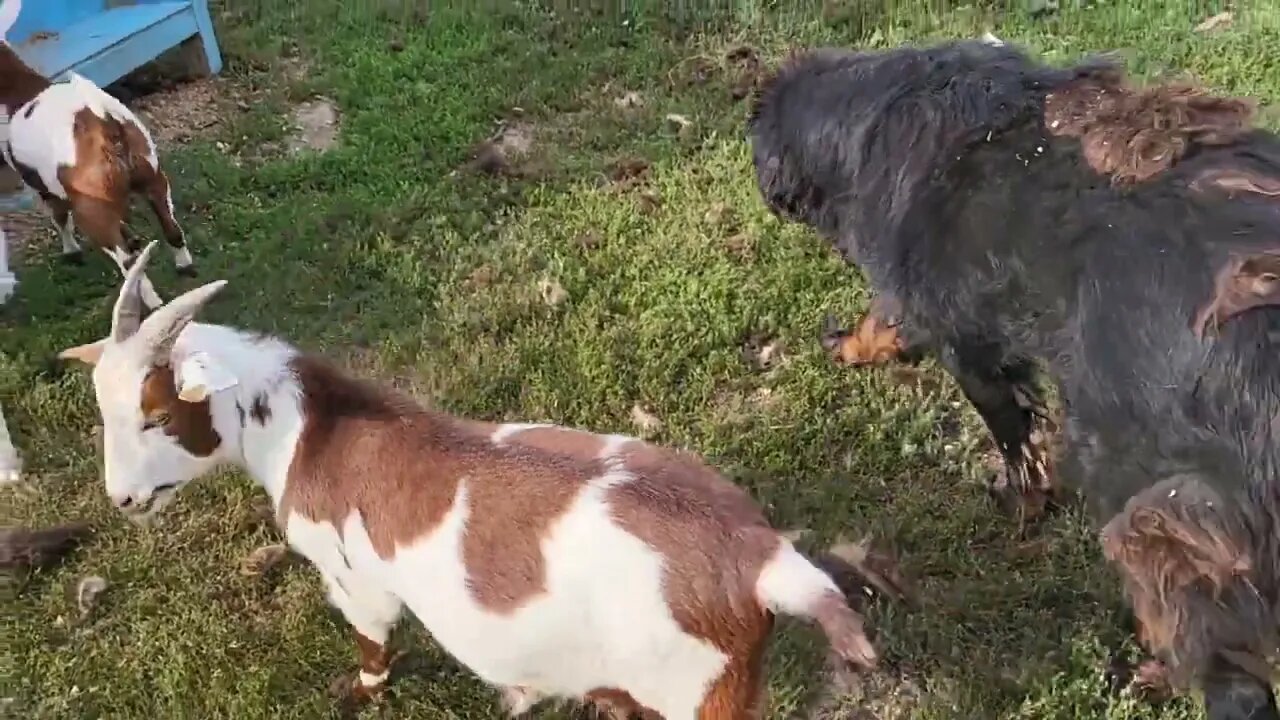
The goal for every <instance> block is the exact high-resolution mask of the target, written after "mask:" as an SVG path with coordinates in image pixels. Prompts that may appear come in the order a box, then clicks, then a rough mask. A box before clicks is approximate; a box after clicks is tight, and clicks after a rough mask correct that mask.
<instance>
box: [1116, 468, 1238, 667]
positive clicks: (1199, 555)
mask: <svg viewBox="0 0 1280 720" xmlns="http://www.w3.org/2000/svg"><path fill="white" fill-rule="evenodd" d="M1203 492H1204V490H1203V488H1194V487H1189V486H1186V485H1184V486H1181V487H1179V486H1178V485H1173V484H1170V485H1169V486H1165V485H1157V486H1154V487H1152V488H1149V489H1148V490H1147V491H1145V492H1144V493H1142V494H1140V495H1138V496H1135V497H1134V498H1133V499H1131V500H1130V502H1129V505H1128V507H1127V508H1126V509H1125V511H1124V512H1122V513H1120V514H1119V515H1117V516H1116V517H1115V518H1113V519H1112V520H1111V521H1110V522H1109V523H1107V525H1106V526H1105V527H1104V528H1103V530H1102V533H1101V537H1102V550H1103V555H1104V556H1105V557H1106V558H1107V560H1108V561H1110V562H1112V563H1114V564H1115V565H1116V566H1117V567H1118V568H1119V570H1120V571H1121V575H1122V577H1123V579H1124V583H1125V587H1126V590H1127V593H1128V595H1129V599H1130V601H1131V602H1132V603H1133V611H1134V615H1135V617H1136V619H1137V623H1138V629H1139V630H1138V634H1139V640H1140V641H1141V642H1142V643H1143V645H1145V646H1146V647H1147V649H1148V650H1150V651H1151V652H1152V653H1154V654H1156V655H1157V656H1159V655H1161V654H1168V653H1170V652H1174V651H1176V649H1177V647H1178V636H1179V634H1180V632H1181V631H1182V628H1183V626H1184V625H1185V624H1186V623H1187V622H1188V619H1189V618H1188V617H1187V615H1186V612H1187V611H1186V608H1185V607H1184V601H1183V600H1182V599H1181V598H1182V596H1183V595H1184V593H1185V592H1186V591H1189V590H1193V589H1194V590H1197V591H1201V592H1208V593H1210V595H1211V596H1218V595H1221V594H1222V593H1223V592H1224V590H1225V589H1226V588H1227V587H1228V586H1229V585H1230V584H1231V583H1232V582H1234V581H1236V580H1237V579H1239V578H1244V579H1246V580H1248V581H1249V582H1253V579H1252V577H1253V574H1254V571H1255V566H1254V561H1253V557H1252V553H1251V550H1250V543H1249V541H1248V538H1247V537H1240V536H1238V533H1236V532H1231V531H1229V530H1228V529H1227V528H1226V527H1225V526H1224V524H1223V523H1222V522H1221V521H1219V520H1218V518H1217V516H1216V514H1215V506H1216V507H1218V508H1222V507H1223V505H1222V502H1221V501H1220V500H1213V499H1205V498H1203V497H1196V498H1184V496H1186V495H1188V494H1190V493H1203ZM1209 497H1214V496H1212V495H1209Z"/></svg>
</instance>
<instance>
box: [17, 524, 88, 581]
mask: <svg viewBox="0 0 1280 720" xmlns="http://www.w3.org/2000/svg"><path fill="white" fill-rule="evenodd" d="M89 532H90V530H89V526H88V525H87V524H85V523H69V524H66V525H59V526H56V527H51V528H44V529H40V530H31V529H28V528H18V527H6V528H0V570H4V571H6V572H9V571H13V570H18V569H20V568H22V569H28V568H42V567H47V566H49V565H53V564H54V563H56V562H58V561H59V560H61V559H62V558H63V556H65V555H67V554H68V553H70V552H71V551H72V550H74V549H75V548H76V547H77V546H79V545H80V543H81V542H83V541H84V539H85V538H86V537H88V535H89Z"/></svg>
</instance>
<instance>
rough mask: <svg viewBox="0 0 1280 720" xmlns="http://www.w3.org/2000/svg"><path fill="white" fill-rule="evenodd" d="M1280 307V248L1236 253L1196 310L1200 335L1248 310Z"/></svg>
mask: <svg viewBox="0 0 1280 720" xmlns="http://www.w3.org/2000/svg"><path fill="white" fill-rule="evenodd" d="M1267 306H1274V307H1280V248H1278V249H1277V250H1276V251H1275V252H1267V253H1258V254H1254V255H1245V256H1240V255H1236V256H1233V257H1232V258H1231V259H1230V260H1229V261H1228V263H1227V265H1226V266H1225V267H1224V268H1222V270H1221V271H1219V273H1218V276H1217V281H1216V283H1215V286H1214V295H1213V297H1212V298H1211V299H1210V300H1209V302H1208V303H1207V304H1206V305H1205V306H1204V308H1203V309H1201V310H1200V312H1198V313H1197V314H1196V319H1195V324H1194V327H1193V329H1194V330H1195V333H1196V336H1197V337H1204V335H1205V334H1206V333H1207V332H1209V331H1210V330H1212V329H1216V328H1217V327H1218V326H1219V325H1221V324H1222V323H1224V322H1226V321H1227V320H1230V319H1231V318H1233V317H1235V316H1236V315H1239V314H1240V313H1242V312H1245V311H1246V310H1250V309H1252V308H1257V307H1267Z"/></svg>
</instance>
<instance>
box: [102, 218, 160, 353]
mask: <svg viewBox="0 0 1280 720" xmlns="http://www.w3.org/2000/svg"><path fill="white" fill-rule="evenodd" d="M158 244H160V241H159V240H152V241H151V242H150V243H148V244H147V246H146V247H145V248H143V249H142V252H141V253H140V254H139V255H138V259H137V260H135V261H134V263H133V266H132V267H130V268H129V272H127V273H125V276H124V283H123V284H122V285H121V286H120V296H119V297H117V298H116V305H115V309H114V310H113V311H112V313H111V339H112V340H114V341H115V342H124V341H125V340H128V339H129V338H131V337H133V334H134V333H136V332H138V328H139V327H141V325H142V309H143V304H142V274H143V272H144V271H145V269H146V267H147V260H149V259H150V258H151V251H152V250H155V248H156V245H158Z"/></svg>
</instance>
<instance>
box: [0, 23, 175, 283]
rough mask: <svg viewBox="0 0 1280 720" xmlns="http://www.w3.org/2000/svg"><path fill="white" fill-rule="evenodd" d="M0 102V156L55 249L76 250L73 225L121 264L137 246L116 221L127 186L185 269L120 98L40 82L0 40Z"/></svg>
mask: <svg viewBox="0 0 1280 720" xmlns="http://www.w3.org/2000/svg"><path fill="white" fill-rule="evenodd" d="M20 5H21V1H20V0H5V1H4V4H3V5H0V27H5V29H6V30H7V29H8V26H6V25H4V22H3V21H8V22H9V24H10V25H11V24H12V21H13V20H14V19H16V17H17V14H18V9H19V7H20ZM0 105H4V106H5V108H6V109H7V111H8V114H9V142H8V145H7V147H6V148H5V156H4V160H5V162H7V163H8V164H9V165H10V166H12V167H13V168H14V169H15V170H16V171H17V172H18V175H19V176H20V177H21V178H22V180H23V182H24V183H26V185H27V186H28V187H30V188H31V189H33V190H35V191H36V193H38V194H39V196H40V198H41V200H42V201H43V203H44V205H45V207H46V209H47V210H48V212H49V215H50V218H51V219H52V220H53V223H54V225H55V227H57V228H58V231H59V233H60V235H61V239H62V250H63V253H64V255H66V256H67V257H68V258H71V259H78V258H79V257H80V246H79V244H78V243H77V242H76V239H75V229H76V228H79V229H80V232H81V233H82V234H83V235H85V237H87V238H89V240H90V241H91V242H92V243H93V245H94V246H96V247H98V248H99V249H101V250H102V251H103V252H104V253H106V254H107V256H108V257H110V258H111V259H112V260H113V261H114V262H115V263H116V264H117V265H118V266H119V267H120V270H121V272H122V273H123V272H125V271H126V270H127V269H128V265H129V263H130V262H132V260H133V257H134V256H135V254H136V249H137V248H136V245H135V243H134V241H133V240H132V239H130V238H129V237H128V236H127V234H126V230H125V226H124V221H125V218H126V216H127V215H128V211H129V196H130V193H131V192H133V191H134V190H137V191H139V192H141V193H143V194H145V195H146V197H147V200H148V202H149V203H150V205H151V209H152V211H153V212H154V213H155V215H156V218H157V219H158V220H159V221H160V228H161V231H162V232H163V234H164V237H165V240H166V241H167V242H168V243H169V245H170V246H172V248H173V253H174V263H175V265H176V266H177V268H178V271H179V273H180V274H184V275H193V274H194V272H195V271H194V266H193V264H192V258H191V252H190V251H189V250H188V249H187V245H186V238H185V235H184V233H183V231H182V228H181V226H180V225H179V224H178V221H177V219H176V218H175V217H174V208H173V197H172V194H171V191H170V188H169V179H168V177H167V176H166V175H165V173H164V171H163V170H161V169H160V161H159V158H158V156H157V154H156V146H155V142H154V141H153V140H152V138H151V134H150V133H149V132H147V129H146V127H145V126H144V125H143V124H142V122H141V121H140V120H139V119H138V118H137V116H136V115H134V114H133V113H132V112H131V111H130V110H129V109H128V108H127V107H125V106H124V104H123V103H121V102H120V101H119V100H116V99H115V98H113V97H111V96H110V95H108V94H107V93H105V92H103V91H102V89H101V88H99V87H98V86H97V85H95V84H94V83H93V82H91V81H89V80H88V79H86V78H84V77H81V76H80V75H77V74H75V73H70V74H69V76H68V80H67V81H66V82H60V83H50V82H49V81H48V79H47V78H45V77H43V76H41V75H40V74H39V73H37V72H36V71H35V70H34V69H32V68H31V67H30V66H28V65H27V64H26V63H25V62H24V61H23V60H22V58H20V57H19V56H18V54H17V52H16V51H14V49H13V48H12V47H10V46H9V45H8V43H7V42H3V41H0ZM142 292H143V294H144V298H143V299H144V302H146V304H147V305H148V307H157V306H159V305H160V302H161V300H160V297H159V296H158V295H157V294H156V292H155V290H154V289H153V288H152V287H151V283H150V281H149V280H147V279H146V278H143V284H142Z"/></svg>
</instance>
